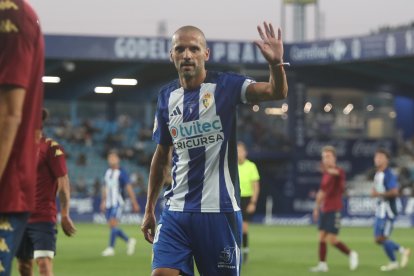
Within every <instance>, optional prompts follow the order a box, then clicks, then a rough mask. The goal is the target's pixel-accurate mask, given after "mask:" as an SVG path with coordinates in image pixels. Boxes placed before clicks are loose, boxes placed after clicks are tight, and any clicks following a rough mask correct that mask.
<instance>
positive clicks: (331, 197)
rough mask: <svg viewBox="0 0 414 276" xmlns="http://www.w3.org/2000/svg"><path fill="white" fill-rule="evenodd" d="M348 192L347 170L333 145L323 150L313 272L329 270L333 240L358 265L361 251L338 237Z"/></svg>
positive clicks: (316, 206)
mask: <svg viewBox="0 0 414 276" xmlns="http://www.w3.org/2000/svg"><path fill="white" fill-rule="evenodd" d="M344 191H345V172H344V170H343V169H342V168H340V167H338V166H337V165H336V150H335V148H334V147H332V146H326V147H324V148H323V149H322V180H321V186H320V188H319V191H318V193H317V195H316V204H315V208H314V209H313V218H314V220H315V221H318V224H319V263H318V265H317V266H315V267H312V268H311V269H310V271H311V272H327V271H328V265H327V263H326V253H327V246H326V243H327V242H329V243H330V244H331V245H333V246H335V247H336V248H337V249H338V250H340V251H341V252H342V253H344V254H345V255H347V256H349V269H350V270H355V269H357V267H358V254H357V253H356V252H355V251H351V250H350V249H349V248H348V247H347V246H346V245H345V244H344V243H343V242H342V241H340V240H339V239H338V238H337V236H338V233H339V228H340V224H341V211H342V196H343V194H344Z"/></svg>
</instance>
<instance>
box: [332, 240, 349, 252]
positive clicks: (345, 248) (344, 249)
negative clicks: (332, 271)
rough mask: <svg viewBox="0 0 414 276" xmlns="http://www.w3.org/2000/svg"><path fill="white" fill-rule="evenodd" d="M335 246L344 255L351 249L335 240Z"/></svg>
mask: <svg viewBox="0 0 414 276" xmlns="http://www.w3.org/2000/svg"><path fill="white" fill-rule="evenodd" d="M335 247H336V248H338V249H339V250H340V251H341V252H342V253H344V254H345V255H349V253H351V250H349V248H348V246H346V245H345V244H344V243H342V242H337V243H336V244H335Z"/></svg>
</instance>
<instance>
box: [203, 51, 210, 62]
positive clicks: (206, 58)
mask: <svg viewBox="0 0 414 276" xmlns="http://www.w3.org/2000/svg"><path fill="white" fill-rule="evenodd" d="M209 59H210V48H207V49H206V55H205V57H204V60H205V61H208V60H209Z"/></svg>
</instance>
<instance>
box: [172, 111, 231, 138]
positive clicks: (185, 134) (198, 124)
mask: <svg viewBox="0 0 414 276" xmlns="http://www.w3.org/2000/svg"><path fill="white" fill-rule="evenodd" d="M222 129H223V127H222V125H221V120H220V118H219V117H218V116H216V117H215V118H213V120H197V121H191V122H186V123H181V124H179V125H178V126H175V125H174V126H171V127H170V133H171V137H172V138H174V139H182V138H189V137H194V136H199V135H200V136H203V135H206V134H210V133H214V132H219V131H221V130H222Z"/></svg>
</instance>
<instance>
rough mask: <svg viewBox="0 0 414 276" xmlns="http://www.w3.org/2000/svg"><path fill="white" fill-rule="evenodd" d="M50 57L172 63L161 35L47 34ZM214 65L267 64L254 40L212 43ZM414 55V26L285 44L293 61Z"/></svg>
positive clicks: (329, 60)
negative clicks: (391, 30)
mask: <svg viewBox="0 0 414 276" xmlns="http://www.w3.org/2000/svg"><path fill="white" fill-rule="evenodd" d="M45 41H46V57H47V58H53V59H85V60H118V61H120V60H124V61H143V62H152V61H158V62H169V50H170V48H171V47H170V46H171V42H170V39H169V38H160V37H92V36H65V35H46V36H45ZM208 44H209V47H210V49H211V57H210V62H211V63H221V64H255V65H260V64H265V63H266V61H265V60H264V59H263V57H262V55H261V53H260V51H259V49H258V48H257V47H256V46H255V45H254V44H253V42H251V41H244V42H242V41H209V43H208ZM409 55H414V29H408V30H405V31H395V32H389V33H381V34H376V35H368V36H361V37H352V38H341V39H333V40H324V41H315V42H307V43H296V44H289V43H287V44H285V60H286V61H289V62H290V63H291V64H292V65H308V64H327V63H335V62H352V61H362V60H374V59H386V58H394V57H402V56H409Z"/></svg>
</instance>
